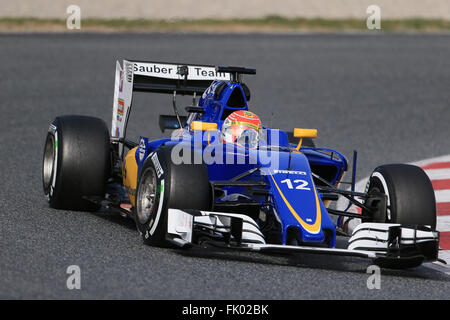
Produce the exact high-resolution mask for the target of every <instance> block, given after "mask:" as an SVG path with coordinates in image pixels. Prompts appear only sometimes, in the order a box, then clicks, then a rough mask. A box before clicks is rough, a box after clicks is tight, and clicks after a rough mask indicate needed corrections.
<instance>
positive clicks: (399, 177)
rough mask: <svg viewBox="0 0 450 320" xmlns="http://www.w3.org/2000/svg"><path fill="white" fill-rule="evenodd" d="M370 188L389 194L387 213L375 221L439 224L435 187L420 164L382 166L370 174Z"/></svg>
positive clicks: (434, 225) (372, 190) (404, 223)
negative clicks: (418, 165) (437, 220)
mask: <svg viewBox="0 0 450 320" xmlns="http://www.w3.org/2000/svg"><path fill="white" fill-rule="evenodd" d="M367 192H368V193H369V194H375V193H382V194H385V195H386V196H387V209H386V211H385V214H384V215H381V216H380V217H379V218H377V221H376V222H388V223H400V224H403V225H428V226H431V228H432V229H433V230H434V229H435V228H436V199H435V196H434V190H433V186H432V184H431V181H430V179H429V178H428V176H427V175H426V173H425V172H424V171H423V170H422V169H421V168H419V167H417V166H413V165H408V164H390V165H383V166H380V167H378V168H376V169H375V170H374V171H373V173H372V175H371V176H370V179H369V182H368V186H367Z"/></svg>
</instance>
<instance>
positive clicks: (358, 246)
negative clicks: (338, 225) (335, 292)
mask: <svg viewBox="0 0 450 320" xmlns="http://www.w3.org/2000/svg"><path fill="white" fill-rule="evenodd" d="M167 240H169V241H170V242H172V243H173V244H175V245H177V246H179V247H189V246H192V245H199V244H210V245H214V246H219V247H224V248H230V249H238V250H246V251H256V252H261V253H264V252H267V253H269V252H270V253H314V254H327V255H339V256H351V257H361V258H368V259H372V260H374V262H375V263H377V264H380V265H386V266H389V267H395V266H396V264H397V265H398V266H400V267H401V265H408V264H411V263H412V264H414V265H419V264H420V263H423V262H431V261H436V260H437V256H438V250H439V232H437V231H433V230H431V229H430V228H429V227H427V226H402V225H400V224H390V223H361V224H360V225H359V226H358V227H357V228H355V230H354V231H353V233H352V236H351V237H350V238H349V240H348V247H347V249H337V248H323V247H313V246H305V245H303V246H289V245H277V244H267V243H266V241H265V239H264V235H263V234H262V232H261V231H260V229H259V227H258V224H257V223H256V222H255V221H254V220H253V219H252V218H250V217H249V216H246V215H243V214H234V213H223V212H212V211H200V210H179V209H169V210H168V225H167Z"/></svg>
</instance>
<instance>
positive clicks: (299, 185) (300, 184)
mask: <svg viewBox="0 0 450 320" xmlns="http://www.w3.org/2000/svg"><path fill="white" fill-rule="evenodd" d="M281 183H286V184H287V187H288V189H294V184H295V185H296V186H295V189H296V190H307V191H310V190H311V188H310V187H308V184H309V182H308V181H306V180H302V179H296V180H294V181H292V180H291V179H284V180H282V181H281Z"/></svg>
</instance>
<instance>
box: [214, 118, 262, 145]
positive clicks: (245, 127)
mask: <svg viewBox="0 0 450 320" xmlns="http://www.w3.org/2000/svg"><path fill="white" fill-rule="evenodd" d="M261 131H262V123H261V120H259V117H258V116H257V115H256V114H254V113H253V112H250V111H244V110H239V111H235V112H233V113H232V114H230V115H229V116H228V117H227V118H226V119H225V121H224V122H223V125H222V141H223V142H228V143H234V144H237V145H240V146H243V147H247V148H256V147H257V146H258V142H259V139H260V137H261Z"/></svg>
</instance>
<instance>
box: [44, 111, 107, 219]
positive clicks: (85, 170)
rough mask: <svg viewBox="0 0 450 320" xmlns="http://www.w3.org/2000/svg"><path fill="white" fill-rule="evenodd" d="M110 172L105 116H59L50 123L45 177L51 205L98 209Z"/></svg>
mask: <svg viewBox="0 0 450 320" xmlns="http://www.w3.org/2000/svg"><path fill="white" fill-rule="evenodd" d="M109 175H110V150H109V132H108V129H107V127H106V124H105V122H104V121H103V120H101V119H98V118H93V117H87V116H75V115H70V116H60V117H57V118H55V120H54V121H53V123H52V124H51V125H50V127H49V130H48V133H47V138H46V141H45V147H44V158H43V165H42V181H43V187H44V194H45V196H46V197H47V200H48V202H49V204H50V207H52V208H56V209H68V210H83V211H95V210H98V209H99V208H100V205H98V204H95V203H93V202H91V201H88V200H86V197H97V198H103V197H104V196H105V187H106V181H107V179H108V178H109Z"/></svg>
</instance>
